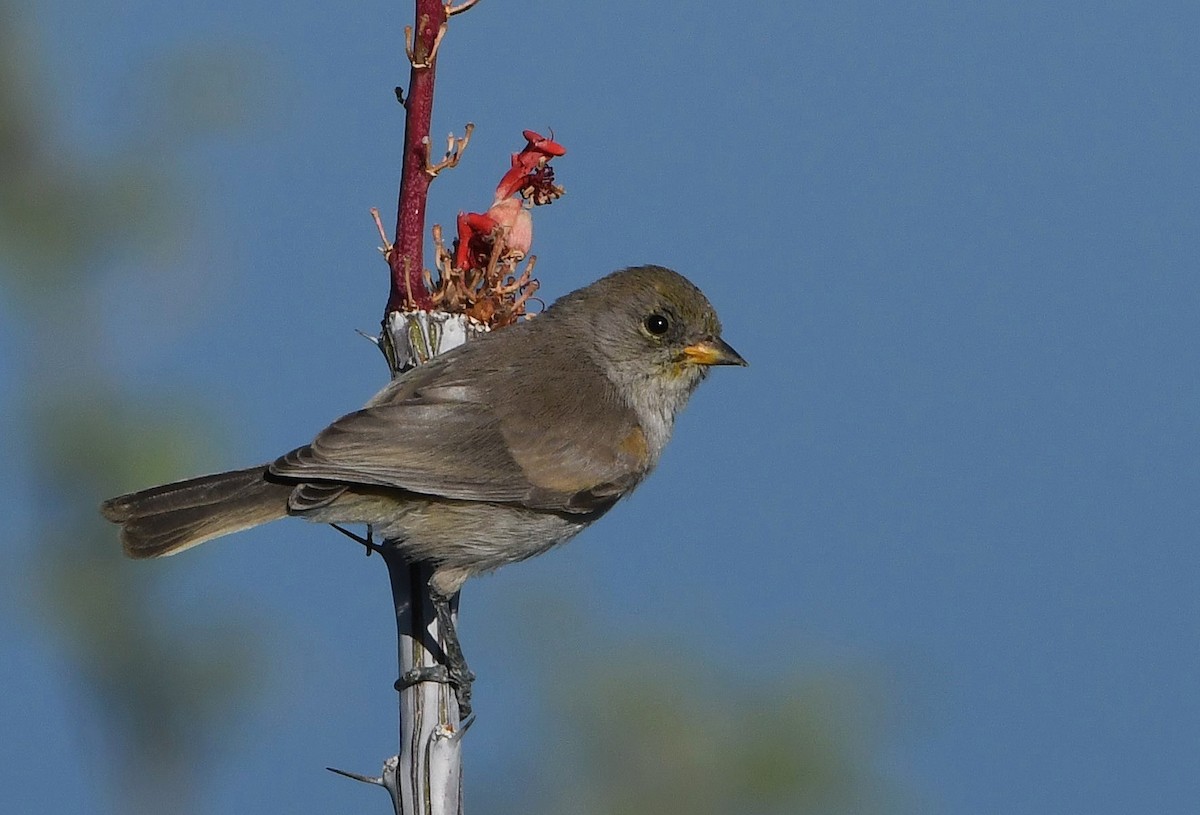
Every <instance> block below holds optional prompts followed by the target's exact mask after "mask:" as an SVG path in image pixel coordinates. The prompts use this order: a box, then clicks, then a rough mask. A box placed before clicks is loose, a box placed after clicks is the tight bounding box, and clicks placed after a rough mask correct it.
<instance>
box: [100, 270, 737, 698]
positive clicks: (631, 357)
mask: <svg viewBox="0 0 1200 815" xmlns="http://www.w3.org/2000/svg"><path fill="white" fill-rule="evenodd" d="M745 364H746V363H745V360H743V359H742V357H741V356H739V355H738V353H737V352H736V351H734V350H733V349H732V348H731V347H730V346H729V345H727V344H726V343H725V341H724V340H723V339H722V338H721V324H720V321H719V320H718V319H717V315H716V312H715V311H714V310H713V308H712V306H711V305H710V304H709V302H708V299H707V298H706V297H705V296H704V294H703V293H702V292H701V291H700V290H699V289H698V288H696V286H694V285H693V284H692V283H691V282H689V281H688V280H687V279H686V278H684V277H683V276H682V275H679V274H677V273H675V272H673V271H671V270H669V269H665V268H662V267H660V266H639V267H636V268H632V269H626V270H624V271H619V272H615V273H613V274H610V275H608V276H607V277H604V278H602V279H600V280H598V281H596V282H595V283H593V284H591V285H590V286H586V287H585V288H582V289H579V290H577V291H575V292H572V293H571V294H568V295H566V296H565V297H562V298H561V299H559V300H558V301H557V302H556V303H554V305H552V306H551V307H550V308H548V309H546V311H544V312H543V313H541V314H539V315H538V316H537V317H536V319H532V320H526V321H524V322H521V323H519V324H517V325H513V326H511V327H508V328H505V329H502V330H499V331H495V332H493V333H491V334H487V335H484V336H481V337H479V338H478V339H474V340H471V341H470V342H468V343H466V344H465V345H462V346H459V347H457V348H455V349H453V350H451V351H448V352H446V353H445V354H442V355H440V356H438V357H435V358H434V359H433V360H431V361H430V362H428V363H426V364H425V365H422V366H419V367H417V368H414V369H412V370H410V371H408V372H407V373H405V374H403V375H401V376H400V377H398V378H397V379H395V380H393V381H392V382H391V383H389V384H388V385H387V387H385V388H384V389H383V390H382V391H380V392H379V393H378V394H377V395H376V396H375V397H374V398H373V399H371V401H370V402H368V403H367V405H366V406H365V407H364V408H363V409H362V410H359V411H356V412H354V413H350V414H348V415H346V416H343V417H342V418H340V419H338V420H337V421H335V422H334V423H333V424H331V425H330V426H329V427H327V428H326V429H325V430H322V431H321V432H320V433H319V434H317V437H316V438H315V439H314V440H313V441H312V442H311V443H309V444H306V445H304V446H303V447H299V448H297V449H295V450H293V451H291V452H290V453H287V454H286V455H284V456H282V457H280V458H278V459H276V460H275V461H273V462H271V463H269V464H263V465H259V466H257V467H250V468H248V469H244V470H234V471H231V472H226V473H219V474H216V475H206V476H201V477H199V478H193V479H189V480H187V481H179V482H176V483H172V484H164V485H162V486H158V487H152V488H150V489H146V490H141V491H140V492H135V493H130V494H128V495H122V496H119V497H117V498H112V499H110V500H108V501H106V502H104V504H103V506H102V508H101V511H102V512H103V514H104V517H106V518H107V519H108V520H110V521H113V522H114V523H117V524H120V525H121V540H122V542H123V543H124V546H125V552H126V554H128V555H129V556H130V557H134V558H153V557H162V556H165V555H173V554H176V553H177V552H181V551H183V550H184V549H188V548H190V547H192V546H195V545H197V544H200V543H203V542H205V541H208V540H212V539H213V538H217V537H220V536H222V535H228V534H230V533H232V532H237V531H240V530H243V529H249V528H251V527H254V526H258V525H260V524H264V523H267V522H268V521H274V520H277V519H279V518H284V517H286V516H296V517H300V518H304V519H305V520H309V521H316V522H318V523H332V524H366V525H367V526H368V527H369V529H370V530H371V532H372V534H373V536H374V538H375V539H377V540H382V541H383V542H384V543H383V544H382V545H383V546H386V547H395V548H396V549H398V550H399V551H400V553H401V554H402V555H403V556H404V557H405V558H406V559H408V560H410V561H413V562H428V563H430V564H432V565H433V567H434V571H433V577H432V579H431V581H430V589H431V595H432V597H433V598H434V603H435V607H436V608H437V609H438V618H439V623H442V624H443V628H445V629H446V633H447V634H448V635H450V636H453V626H452V624H451V623H450V614H449V600H450V598H451V597H453V596H454V594H455V593H457V592H458V590H459V589H460V588H461V587H462V585H463V583H464V581H466V580H467V579H468V578H470V577H473V576H474V575H477V574H480V573H482V572H486V571H490V570H492V569H495V568H497V567H500V566H503V565H505V564H508V563H513V562H516V561H520V560H524V559H526V558H528V557H532V556H534V555H537V554H540V553H542V552H544V551H546V550H547V549H549V548H551V547H552V546H554V545H556V544H559V543H562V542H564V541H566V540H568V539H569V538H571V537H572V536H574V535H575V534H576V533H578V532H579V531H580V530H582V529H583V528H585V527H586V526H588V525H589V524H591V523H592V522H593V521H595V520H596V519H597V518H599V517H600V516H602V515H603V514H604V513H606V512H607V511H608V510H609V509H611V508H612V506H613V504H615V503H616V502H617V501H618V500H620V499H621V498H622V497H623V496H625V495H627V494H628V493H629V492H630V491H631V490H632V489H633V488H634V487H635V486H637V484H638V483H639V482H641V480H642V479H643V478H645V477H646V475H647V474H648V473H649V472H650V471H651V470H652V469H653V468H654V466H655V464H656V463H657V462H658V459H659V456H660V454H661V453H662V451H663V447H664V446H665V445H666V443H667V440H668V439H669V438H670V435H671V429H672V426H673V424H674V421H675V416H676V414H677V413H678V412H679V411H680V410H681V409H682V408H683V406H684V405H685V404H686V402H687V401H688V398H689V397H690V396H691V394H692V392H693V390H694V389H695V388H696V386H697V385H698V384H699V383H700V381H701V380H702V379H704V377H705V375H706V374H707V372H708V370H709V369H710V368H711V367H712V366H714V365H745ZM453 645H454V650H456V651H458V649H457V641H455V642H454V643H453ZM450 650H451V649H449V648H448V649H447V654H448V655H450ZM458 654H459V655H460V656H461V651H458ZM448 668H450V672H451V675H452V676H451V679H452V681H456V682H458V683H460V684H461V683H462V682H468V683H469V676H470V674H469V672H467V671H466V665H465V662H463V663H462V665H461V666H455V665H450V666H448ZM456 672H457V674H458V675H457V677H455V676H454V674H455V673H456Z"/></svg>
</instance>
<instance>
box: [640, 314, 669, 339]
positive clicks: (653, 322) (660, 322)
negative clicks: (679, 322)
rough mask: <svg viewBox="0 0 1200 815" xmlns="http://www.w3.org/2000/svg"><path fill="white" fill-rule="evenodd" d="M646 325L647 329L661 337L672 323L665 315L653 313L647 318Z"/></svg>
mask: <svg viewBox="0 0 1200 815" xmlns="http://www.w3.org/2000/svg"><path fill="white" fill-rule="evenodd" d="M645 326H646V330H647V331H649V332H650V333H651V334H653V335H654V336H656V337H661V336H662V335H663V334H666V333H667V329H668V328H670V327H671V324H670V323H669V322H668V321H667V318H666V317H664V316H663V315H661V314H651V315H650V316H649V317H647V318H646V322H645Z"/></svg>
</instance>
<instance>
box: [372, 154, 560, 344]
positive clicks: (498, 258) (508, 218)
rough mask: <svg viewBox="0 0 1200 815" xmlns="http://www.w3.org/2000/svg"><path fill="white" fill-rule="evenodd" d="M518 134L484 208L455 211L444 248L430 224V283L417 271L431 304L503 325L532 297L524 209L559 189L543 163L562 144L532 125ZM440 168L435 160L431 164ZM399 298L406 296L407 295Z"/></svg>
mask: <svg viewBox="0 0 1200 815" xmlns="http://www.w3.org/2000/svg"><path fill="white" fill-rule="evenodd" d="M469 135H470V133H469V131H468V138H469ZM523 135H524V136H525V141H526V145H525V147H524V148H523V149H522V150H521V152H519V153H514V154H513V156H512V165H511V167H510V168H509V170H508V172H506V173H505V174H504V177H503V178H501V179H500V183H499V184H498V185H497V186H496V195H495V198H494V199H493V201H492V205H491V206H490V207H489V208H488V210H487V212H460V213H459V215H458V219H457V233H458V235H457V237H456V238H455V240H454V244H453V247H452V249H451V248H450V247H447V246H446V244H445V241H444V240H443V235H442V229H441V227H440V226H434V227H433V240H434V244H435V248H436V260H435V266H436V268H437V274H438V277H437V280H436V282H435V281H434V280H433V278H432V275H431V274H430V273H429V272H428V271H426V273H425V285H426V288H427V289H428V291H429V294H430V299H431V301H432V305H433V308H434V309H435V310H437V311H443V312H447V313H451V314H465V315H466V316H467V317H469V318H471V319H472V320H475V321H476V322H478V323H480V324H481V325H483V326H485V327H486V328H489V329H491V328H501V327H503V326H506V325H511V324H512V323H515V322H516V321H517V320H519V319H520V318H521V317H523V316H526V314H527V312H526V305H527V304H528V302H529V301H530V299H536V298H533V294H534V292H536V291H537V288H538V282H537V280H535V279H534V278H533V266H534V263H535V261H536V258H534V257H532V256H530V255H529V249H530V246H531V245H532V243H533V218H532V216H531V215H530V209H531V208H532V207H535V206H541V205H544V204H549V203H552V202H553V201H555V200H556V199H558V198H559V197H561V196H562V194H563V188H562V187H560V186H558V185H556V184H555V183H554V169H553V168H552V167H550V164H549V162H550V160H551V159H553V158H555V157H557V156H561V155H564V154H565V153H566V149H565V148H564V147H563V146H562V145H561V144H559V143H558V142H556V141H554V140H553V139H552V138H545V137H543V136H541V135H540V134H538V133H535V132H534V131H532V130H526V131H525V132H524V134H523ZM460 141H461V143H460V144H458V145H457V146H455V145H453V144H452V153H453V155H452V158H448V160H447V161H446V162H443V164H446V165H447V166H453V165H454V164H456V163H457V159H458V154H459V153H460V152H461V148H462V147H465V141H466V140H465V139H464V140H460ZM450 155H451V154H448V157H449V156H450ZM441 168H442V167H441V165H438V166H437V168H436V169H441ZM386 251H390V247H387V248H386ZM527 257H528V261H527V262H526V263H525V266H524V268H523V269H520V268H519V266H520V264H521V261H523V260H526V258H527ZM407 300H408V302H409V303H412V302H413V300H412V298H411V297H409V298H407Z"/></svg>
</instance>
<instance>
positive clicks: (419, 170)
mask: <svg viewBox="0 0 1200 815" xmlns="http://www.w3.org/2000/svg"><path fill="white" fill-rule="evenodd" d="M416 6H417V16H416V25H415V26H414V29H415V31H414V34H413V54H412V61H413V66H412V71H411V72H410V73H409V80H408V98H407V99H406V100H405V102H404V109H405V114H406V115H405V117H404V159H403V165H402V166H403V169H402V170H401V175H400V202H399V204H398V205H397V207H396V241H395V245H394V246H393V248H392V253H391V255H390V257H389V258H388V262H389V265H390V266H391V272H392V274H391V278H392V285H391V293H390V294H389V296H388V303H387V312H386V313H391V312H393V311H400V310H401V309H403V308H405V307H408V308H412V307H413V306H415V307H417V308H420V309H428V308H430V307H431V306H432V305H433V302H432V300H431V299H430V297H429V291H428V290H427V289H426V288H425V277H424V272H423V270H424V266H423V259H424V248H425V203H426V199H427V197H428V195H429V182H430V181H432V180H433V179H432V178H430V176H429V174H428V173H427V172H425V164H426V160H427V159H428V157H429V123H430V120H431V119H432V117H433V80H434V74H435V72H436V64H437V63H436V60H437V57H436V55H434V57H433V58H432V59H431V58H430V53H431V52H432V51H433V44H434V41H435V39H436V38H437V33H438V29H439V27H440V26H441V24H442V23H443V22H444V21H445V19H446V16H445V15H446V11H445V6H444V5H443V0H416ZM425 63H428V65H427V66H426V64H425Z"/></svg>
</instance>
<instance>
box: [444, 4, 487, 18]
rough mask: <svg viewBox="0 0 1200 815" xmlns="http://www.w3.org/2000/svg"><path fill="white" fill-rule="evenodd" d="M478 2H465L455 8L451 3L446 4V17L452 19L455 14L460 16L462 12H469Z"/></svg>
mask: <svg viewBox="0 0 1200 815" xmlns="http://www.w3.org/2000/svg"><path fill="white" fill-rule="evenodd" d="M478 2H479V0H465V2H463V3H459V4H458V5H457V6H455V5H452V4H451V3H446V16H447V17H453V16H454V15H455V14H462V13H463V12H464V11H470V10H471V7H472V6H474V5H475V4H476V3H478Z"/></svg>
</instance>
